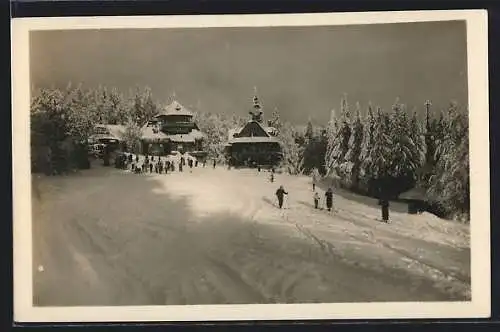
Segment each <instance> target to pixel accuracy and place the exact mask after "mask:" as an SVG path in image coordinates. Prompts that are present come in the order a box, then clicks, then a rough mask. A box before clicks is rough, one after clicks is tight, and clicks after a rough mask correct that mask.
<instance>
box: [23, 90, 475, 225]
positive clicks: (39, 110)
mask: <svg viewBox="0 0 500 332" xmlns="http://www.w3.org/2000/svg"><path fill="white" fill-rule="evenodd" d="M167 102H168V101H167ZM164 106H165V105H164V104H162V103H160V102H158V101H155V100H154V98H153V95H152V93H151V90H150V89H149V88H135V89H132V90H129V91H128V93H122V92H120V91H118V90H117V89H110V88H107V87H97V88H84V87H83V86H82V85H77V86H74V85H71V84H70V85H68V86H67V87H66V88H65V89H55V88H53V89H38V90H36V91H33V93H32V98H31V152H32V154H31V156H32V169H33V171H34V172H45V173H49V174H54V173H56V174H58V173H65V172H68V171H70V170H72V169H78V168H87V167H89V162H88V153H87V140H88V138H89V137H90V136H91V135H92V134H93V130H94V128H95V125H96V124H98V123H99V124H120V125H124V126H125V133H124V137H123V139H124V140H125V142H126V143H127V146H128V147H129V148H131V149H133V148H134V145H135V144H136V143H137V141H138V139H139V138H140V134H141V130H140V128H141V127H142V126H143V125H144V124H145V123H146V122H147V120H148V119H150V118H151V117H152V116H153V115H155V114H157V113H158V111H159V110H160V109H162V108H163V107H164ZM192 109H194V111H195V116H194V120H195V121H196V123H197V125H198V127H199V128H200V130H201V131H202V132H204V133H205V134H206V139H205V141H204V145H205V146H204V149H205V150H206V151H207V152H208V154H209V158H214V159H218V160H220V161H222V160H224V145H225V144H226V142H227V140H228V135H229V131H230V130H231V129H233V128H237V127H242V126H243V125H244V124H245V123H246V122H247V121H248V118H247V117H242V116H239V115H236V114H229V115H228V114H219V113H211V112H204V111H203V110H200V109H197V108H196V107H192ZM362 113H363V112H362V109H361V106H360V104H359V103H356V104H355V105H354V107H352V106H351V105H349V103H348V101H347V98H346V96H344V97H343V98H342V100H341V104H340V110H339V112H338V113H337V112H336V111H335V110H332V111H331V114H330V121H329V122H328V124H327V125H326V126H313V124H312V122H311V121H310V120H309V121H308V122H307V125H306V126H305V127H303V128H301V127H297V126H296V125H293V124H291V123H289V122H287V121H283V120H282V119H281V118H280V114H279V110H278V109H274V111H272V112H271V114H269V116H267V117H266V118H267V121H265V122H266V124H267V125H268V126H271V127H273V128H275V129H276V130H277V136H278V138H279V140H280V141H281V142H282V147H283V153H284V158H283V162H282V165H281V166H282V167H283V168H284V169H285V170H287V171H288V172H289V173H290V174H311V173H316V174H318V175H322V176H325V177H328V178H330V179H333V180H334V181H335V182H336V183H337V184H338V185H339V186H341V187H344V188H346V189H349V190H352V191H355V192H358V193H361V194H364V195H370V196H374V197H380V196H381V195H384V196H388V197H389V198H396V197H397V196H398V195H399V194H400V193H402V192H404V191H406V190H408V189H410V188H413V187H415V186H419V187H421V188H422V189H423V190H425V192H426V194H427V200H428V201H429V203H432V204H434V205H436V206H438V207H439V208H440V209H441V210H442V211H443V214H445V215H448V216H449V215H452V214H454V213H462V214H468V211H469V172H468V170H469V149H468V119H467V112H465V111H464V110H461V109H460V108H459V106H458V105H456V104H450V106H449V107H448V108H447V109H445V110H443V111H441V112H440V113H438V115H437V116H433V117H432V118H431V119H430V120H429V121H427V122H426V121H422V120H421V119H419V117H418V116H417V114H416V113H415V112H411V114H410V113H409V112H408V111H407V109H406V106H405V105H404V104H402V103H400V102H399V101H396V102H395V103H394V105H393V106H392V109H391V110H389V111H385V110H382V109H381V108H380V107H373V106H372V105H371V104H370V105H368V107H367V109H366V111H365V112H364V113H366V115H364V116H363V115H362Z"/></svg>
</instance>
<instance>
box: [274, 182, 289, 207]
mask: <svg viewBox="0 0 500 332" xmlns="http://www.w3.org/2000/svg"><path fill="white" fill-rule="evenodd" d="M284 195H288V193H287V192H286V191H285V188H283V186H280V187H279V188H278V190H276V197H277V198H278V205H279V208H280V209H281V208H283V197H284Z"/></svg>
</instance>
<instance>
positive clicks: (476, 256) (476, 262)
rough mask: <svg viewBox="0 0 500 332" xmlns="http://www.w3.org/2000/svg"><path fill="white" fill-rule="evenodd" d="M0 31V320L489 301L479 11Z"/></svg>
mask: <svg viewBox="0 0 500 332" xmlns="http://www.w3.org/2000/svg"><path fill="white" fill-rule="evenodd" d="M427 14H428V15H427ZM426 15H427V16H426ZM370 17H371V18H370ZM211 20H212V21H213V22H212V21H211ZM141 22H142V23H145V22H147V26H142V25H141V24H140V23H141ZM221 22H223V23H221ZM263 22H265V23H263ZM12 40H13V45H12V52H13V67H12V68H13V105H14V108H13V120H14V121H13V133H14V137H13V151H14V153H13V156H14V159H13V163H14V164H13V166H14V167H13V169H14V174H13V177H14V216H15V220H14V245H15V250H14V254H15V256H14V261H15V278H14V279H15V281H14V282H15V285H14V286H15V294H14V295H15V315H16V317H18V319H17V320H19V321H43V320H45V319H50V320H54V319H55V320H56V321H127V320H130V319H132V320H136V321H137V320H141V321H145V320H165V317H169V318H168V320H178V321H189V320H192V321H197V320H248V319H252V320H254V319H265V320H273V319H332V318H335V319H348V318H454V317H457V318H466V317H487V316H488V315H489V310H490V309H489V302H490V289H489V287H490V279H489V278H490V277H489V273H485V271H489V269H490V261H489V223H490V221H489V192H488V189H487V188H489V179H488V174H487V173H488V172H489V159H488V158H489V147H488V145H489V144H486V146H485V142H486V143H488V130H487V128H488V102H487V100H488V82H487V68H488V65H487V37H486V13H485V12H483V11H449V12H446V11H439V12H433V11H429V12H428V13H427V12H425V11H419V12H415V13H412V12H406V13H405V14H404V15H403V14H402V13H391V12H384V13H349V14H346V15H340V14H313V15H311V14H308V15H303V16H301V15H268V16H266V15H259V16H258V19H257V18H255V19H253V16H252V15H246V16H245V17H244V19H241V20H239V17H238V16H236V15H233V16H231V15H229V16H226V15H225V16H224V17H223V18H221V20H217V16H212V17H210V18H207V17H205V18H203V17H195V16H187V17H151V18H148V19H147V20H145V18H144V17H143V18H132V17H129V18H127V17H123V18H119V19H118V18H113V19H110V20H109V21H107V20H104V19H103V20H101V19H100V18H92V19H91V18H79V19H78V20H76V19H75V21H74V22H71V20H68V19H65V20H58V19H57V18H43V19H32V20H30V19H24V20H18V21H17V22H16V19H14V20H13V38H12ZM471 155H472V156H473V157H474V158H471V157H470V156H471Z"/></svg>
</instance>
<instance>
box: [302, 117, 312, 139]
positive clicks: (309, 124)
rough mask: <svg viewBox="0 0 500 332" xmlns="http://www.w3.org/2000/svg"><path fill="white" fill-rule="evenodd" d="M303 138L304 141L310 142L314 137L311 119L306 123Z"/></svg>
mask: <svg viewBox="0 0 500 332" xmlns="http://www.w3.org/2000/svg"><path fill="white" fill-rule="evenodd" d="M304 136H305V138H306V140H309V141H310V140H312V139H313V137H314V131H313V125H312V122H311V119H309V120H308V121H307V126H306V133H305V135H304Z"/></svg>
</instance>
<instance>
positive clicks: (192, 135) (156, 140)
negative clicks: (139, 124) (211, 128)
mask: <svg viewBox="0 0 500 332" xmlns="http://www.w3.org/2000/svg"><path fill="white" fill-rule="evenodd" d="M204 139H205V135H204V134H203V133H202V132H201V131H200V129H199V128H198V125H197V124H196V123H195V122H194V121H193V113H192V112H191V111H190V110H188V109H187V108H185V107H184V106H182V105H181V104H180V103H178V102H177V101H173V102H172V103H171V104H170V105H168V106H167V107H165V109H164V110H162V112H160V113H159V114H157V115H156V116H155V117H154V118H153V119H151V120H150V121H148V123H147V124H146V125H145V126H144V127H143V128H142V138H141V152H142V153H143V154H150V155H166V154H169V153H171V152H173V151H179V152H180V153H185V152H188V153H189V154H190V155H192V156H195V157H197V158H204V157H206V152H205V151H203V148H202V146H203V140H204Z"/></svg>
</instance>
